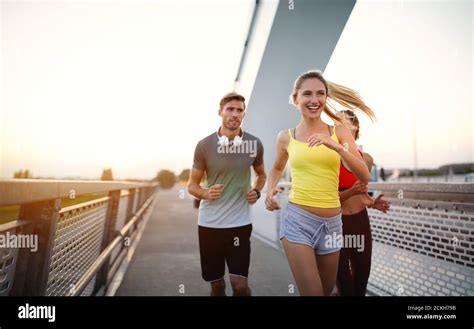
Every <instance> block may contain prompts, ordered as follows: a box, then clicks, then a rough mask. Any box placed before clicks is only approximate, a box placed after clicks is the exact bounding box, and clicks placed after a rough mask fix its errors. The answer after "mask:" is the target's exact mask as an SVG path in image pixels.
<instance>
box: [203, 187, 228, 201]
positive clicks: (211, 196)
mask: <svg viewBox="0 0 474 329" xmlns="http://www.w3.org/2000/svg"><path fill="white" fill-rule="evenodd" d="M223 189H224V185H223V184H215V185H212V186H211V187H210V188H209V189H208V190H207V191H206V194H205V199H207V200H210V201H213V200H218V199H219V198H220V197H221V193H222V190H223Z"/></svg>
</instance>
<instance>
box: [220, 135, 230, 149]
mask: <svg viewBox="0 0 474 329" xmlns="http://www.w3.org/2000/svg"><path fill="white" fill-rule="evenodd" d="M217 138H218V139H219V141H218V144H219V145H220V146H229V138H228V137H227V136H226V135H224V136H219V134H217Z"/></svg>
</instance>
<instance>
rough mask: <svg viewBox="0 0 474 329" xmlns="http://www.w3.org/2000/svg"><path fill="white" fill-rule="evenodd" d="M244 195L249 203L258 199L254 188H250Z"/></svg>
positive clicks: (251, 203)
mask: <svg viewBox="0 0 474 329" xmlns="http://www.w3.org/2000/svg"><path fill="white" fill-rule="evenodd" d="M245 196H246V198H247V202H248V203H249V204H250V205H253V204H255V202H257V200H258V193H257V191H255V190H254V189H250V190H249V191H248V192H247V194H246V195H245Z"/></svg>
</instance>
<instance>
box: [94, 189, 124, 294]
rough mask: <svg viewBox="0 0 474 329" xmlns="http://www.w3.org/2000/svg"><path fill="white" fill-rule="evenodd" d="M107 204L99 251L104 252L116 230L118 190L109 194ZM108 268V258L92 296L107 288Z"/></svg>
mask: <svg viewBox="0 0 474 329" xmlns="http://www.w3.org/2000/svg"><path fill="white" fill-rule="evenodd" d="M109 198H110V199H109V204H108V208H107V218H106V221H105V228H104V237H103V239H102V247H101V249H100V251H101V252H102V251H104V250H105V248H107V246H108V245H109V244H110V243H111V242H112V240H113V239H114V238H115V234H116V232H115V231H116V230H115V224H116V222H117V213H118V208H119V202H120V190H116V191H110V192H109ZM109 267H110V256H109V257H108V258H107V260H105V262H104V264H103V265H102V269H101V270H100V271H99V273H97V279H96V282H95V288H94V294H95V293H97V292H98V291H99V290H100V289H101V288H102V287H103V286H104V287H105V288H107V281H108V278H107V276H108V273H109Z"/></svg>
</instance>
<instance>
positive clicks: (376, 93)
mask: <svg viewBox="0 0 474 329" xmlns="http://www.w3.org/2000/svg"><path fill="white" fill-rule="evenodd" d="M473 10H474V9H473V2H472V1H470V0H451V1H426V0H425V1H416V2H415V1H398V2H396V1H379V2H377V3H375V2H374V1H359V2H358V3H357V4H356V6H355V8H354V10H353V12H352V14H351V16H350V18H349V21H348V23H347V25H346V26H345V28H344V32H343V34H342V36H341V38H340V39H339V42H338V44H337V46H336V49H335V51H334V53H333V55H332V57H331V60H330V61H329V64H328V66H327V67H326V70H325V77H326V78H327V79H328V80H332V81H335V82H338V83H341V84H345V85H347V86H350V87H352V88H354V89H356V90H357V91H358V92H359V93H360V94H361V95H363V97H364V100H365V101H366V102H367V103H368V104H369V105H370V106H371V107H372V109H373V110H374V112H375V113H376V115H377V119H378V122H377V124H375V125H372V124H371V123H370V120H368V119H364V117H362V119H363V121H362V123H361V138H360V141H359V142H360V144H362V145H363V147H364V149H365V150H366V151H367V152H369V153H371V154H372V155H373V156H374V159H375V160H376V162H377V163H378V164H379V165H382V166H384V167H385V168H396V167H399V168H400V167H401V168H413V165H414V148H413V145H414V143H413V140H414V135H415V133H414V132H415V129H414V127H415V126H416V145H417V158H418V168H433V167H438V166H440V165H444V164H448V163H459V162H474V115H473V83H472V79H473V75H474V74H473V73H474V70H473V65H472V59H473V55H474V52H473V37H474V35H473V30H474V25H473V24H474V22H473V17H474V11H473ZM414 115H415V121H414V120H413V116H414ZM413 122H415V123H416V124H415V125H414V124H413Z"/></svg>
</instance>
